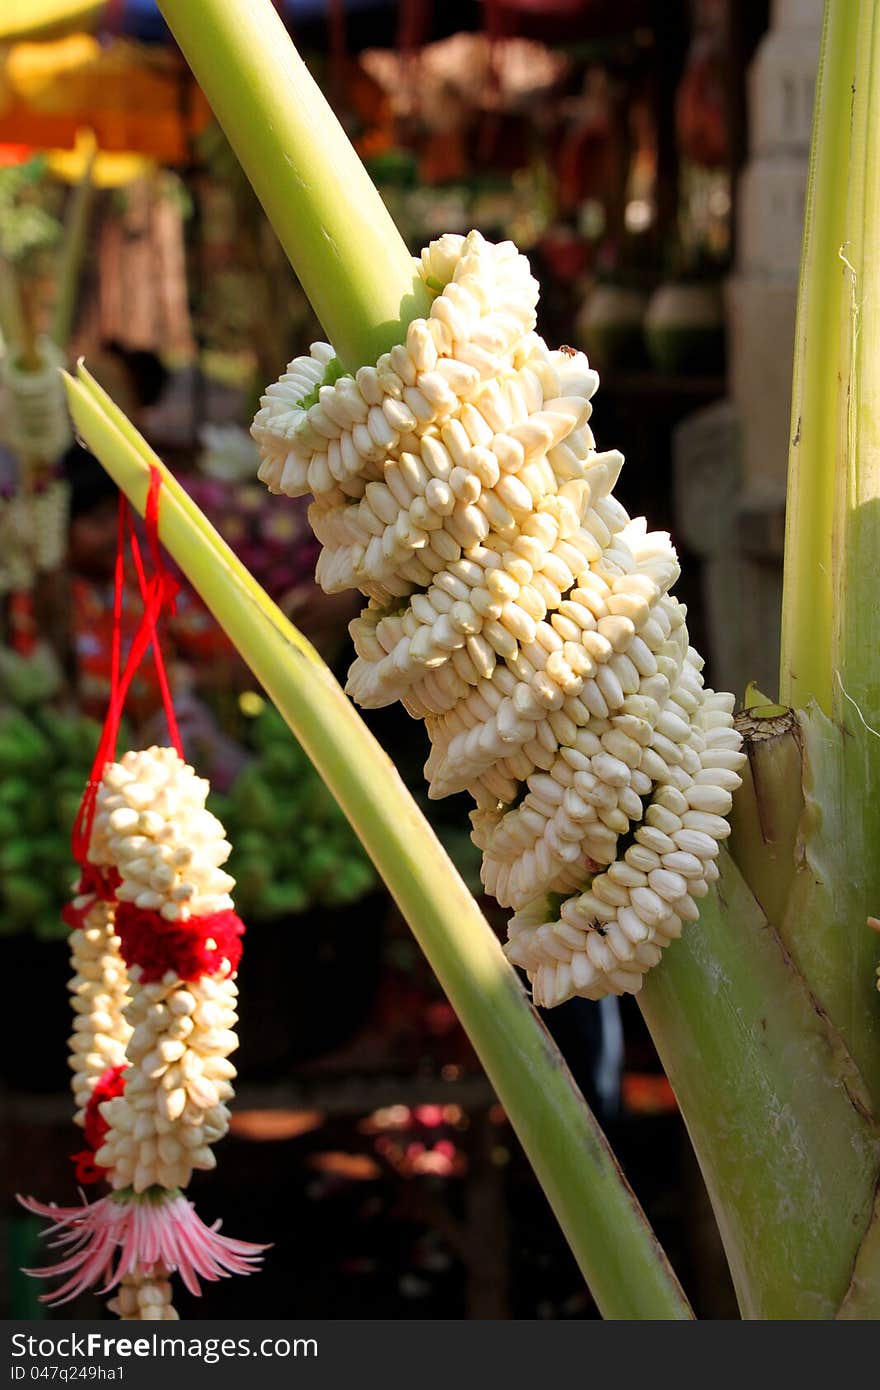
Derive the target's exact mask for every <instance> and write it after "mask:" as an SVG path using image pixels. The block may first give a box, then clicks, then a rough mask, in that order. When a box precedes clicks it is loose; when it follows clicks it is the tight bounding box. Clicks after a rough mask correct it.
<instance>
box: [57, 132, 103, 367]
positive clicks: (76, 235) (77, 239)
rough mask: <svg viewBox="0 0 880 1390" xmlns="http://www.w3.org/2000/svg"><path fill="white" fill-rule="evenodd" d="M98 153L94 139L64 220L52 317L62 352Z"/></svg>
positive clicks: (76, 286)
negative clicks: (56, 295) (62, 244)
mask: <svg viewBox="0 0 880 1390" xmlns="http://www.w3.org/2000/svg"><path fill="white" fill-rule="evenodd" d="M97 152H98V146H97V143H94V137H93V144H92V151H91V154H90V156H89V159H88V162H87V164H86V167H85V169H84V170H83V175H82V178H81V179H80V181H79V183H78V184H77V185H76V188H75V189H74V190H73V193H72V194H71V198H70V206H69V208H68V213H67V218H66V220H65V226H64V246H63V250H62V255H61V265H60V268H59V271H58V297H57V299H56V301H55V312H54V315H53V318H52V340H53V342H54V343H56V344H57V346H58V347H60V348H62V349H63V348H65V347H66V346H67V341H68V339H69V337H70V331H71V329H72V327H73V319H74V314H75V313H76V300H77V292H78V289H79V274H80V270H81V268H82V263H83V257H84V256H85V250H86V242H87V237H88V230H89V219H90V217H91V212H92V204H93V202H94V195H95V188H94V184H93V183H92V171H93V169H94V166H95V158H96V156H97Z"/></svg>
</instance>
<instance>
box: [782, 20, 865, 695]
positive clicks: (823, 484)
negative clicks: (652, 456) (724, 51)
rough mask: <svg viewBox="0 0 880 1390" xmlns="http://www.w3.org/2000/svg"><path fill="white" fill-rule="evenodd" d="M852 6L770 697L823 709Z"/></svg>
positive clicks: (805, 318) (810, 189)
mask: <svg viewBox="0 0 880 1390" xmlns="http://www.w3.org/2000/svg"><path fill="white" fill-rule="evenodd" d="M859 8H860V6H859V0H827V3H826V7H825V22H824V29H823V35H822V49H821V56H820V60H819V75H818V80H817V84H816V99H815V108H814V113H813V141H812V152H811V156H810V175H809V182H808V185H807V200H806V213H805V228H804V248H803V259H802V262H801V277H800V289H799V293H798V307H797V325H796V330H795V357H794V382H793V388H792V413H791V435H790V439H791V444H790V450H789V461H788V500H787V504H786V527H785V567H784V580H783V599H782V647H781V654H780V672H779V698H780V700H781V701H782V703H783V704H785V705H790V706H791V707H792V708H793V709H806V707H807V705H808V704H809V702H810V700H812V699H815V700H816V701H817V703H818V704H819V706H820V707H821V708H822V709H823V710H824V711H825V713H826V714H830V713H831V708H832V693H833V692H832V684H833V677H832V664H831V660H830V656H831V648H832V633H833V628H834V577H833V574H834V572H833V566H832V529H833V516H834V460H835V458H836V456H837V449H838V406H839V393H840V379H839V376H838V372H837V364H838V361H839V351H840V336H841V315H840V295H841V286H842V282H843V276H844V269H845V268H844V265H843V262H842V261H841V248H842V247H843V245H844V242H845V240H846V232H845V220H846V190H847V177H848V173H849V167H850V161H849V158H848V153H849V134H850V115H851V105H852V84H853V77H854V73H855V66H856V48H857V44H858V30H859Z"/></svg>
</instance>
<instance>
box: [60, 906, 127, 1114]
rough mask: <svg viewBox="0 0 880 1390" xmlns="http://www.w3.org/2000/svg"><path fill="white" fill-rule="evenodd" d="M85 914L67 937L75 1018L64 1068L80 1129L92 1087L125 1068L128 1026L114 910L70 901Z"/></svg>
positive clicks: (122, 970) (123, 966) (125, 974)
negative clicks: (67, 1070)
mask: <svg viewBox="0 0 880 1390" xmlns="http://www.w3.org/2000/svg"><path fill="white" fill-rule="evenodd" d="M73 907H74V909H75V910H77V911H81V912H83V913H84V916H83V921H82V926H81V927H75V928H74V929H73V930H72V931H71V933H70V961H71V966H72V970H73V975H72V978H71V980H70V983H69V985H68V989H69V990H70V993H71V1005H72V1007H73V1012H74V1015H75V1017H74V1022H73V1033H72V1034H71V1036H70V1039H69V1049H70V1055H69V1059H68V1064H69V1066H70V1068H71V1070H72V1072H73V1076H72V1078H71V1086H72V1089H73V1097H74V1100H75V1102H76V1107H77V1108H76V1114H75V1116H74V1120H75V1121H76V1123H77V1124H78V1125H82V1124H83V1122H84V1119H85V1107H86V1106H87V1105H88V1102H89V1097H90V1096H91V1094H92V1091H93V1090H94V1088H95V1084H96V1082H97V1081H98V1080H99V1079H100V1078H101V1077H102V1076H103V1074H104V1072H105V1071H107V1070H108V1069H109V1068H111V1067H119V1066H123V1065H124V1064H125V1048H126V1044H127V1043H128V1039H129V1037H130V1036H131V1026H130V1024H129V1023H128V1022H127V1021H126V1019H125V1013H124V1011H125V1006H126V1003H127V999H128V972H127V971H126V968H125V961H124V960H123V959H122V956H121V955H120V952H119V937H118V936H116V934H115V932H114V930H113V919H114V905H113V903H110V902H105V901H103V900H102V899H100V898H97V897H95V896H94V895H93V894H83V895H82V896H79V897H76V898H74V900H73Z"/></svg>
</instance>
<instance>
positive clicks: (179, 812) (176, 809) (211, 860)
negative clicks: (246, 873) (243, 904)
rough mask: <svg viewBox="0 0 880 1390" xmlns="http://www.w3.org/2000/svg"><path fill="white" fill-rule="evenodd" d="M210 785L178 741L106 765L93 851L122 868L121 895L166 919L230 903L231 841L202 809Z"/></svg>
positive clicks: (98, 857)
mask: <svg viewBox="0 0 880 1390" xmlns="http://www.w3.org/2000/svg"><path fill="white" fill-rule="evenodd" d="M208 791H209V787H208V783H207V781H206V780H205V778H204V777H197V776H196V774H195V772H194V771H193V769H192V768H191V767H189V766H188V765H187V764H186V763H184V762H183V761H182V760H181V759H180V758H179V757H178V755H177V753H176V752H175V751H174V749H173V748H147V749H145V750H143V751H140V752H129V753H126V754H125V755H124V757H123V758H122V760H121V761H120V762H118V763H111V764H110V766H109V767H108V768H107V769H106V770H105V772H104V776H103V779H102V781H101V787H100V789H99V791H98V800H97V805H96V808H95V821H94V827H93V830H92V847H91V858H92V861H93V862H94V863H96V864H113V865H115V867H116V868H117V869H118V870H119V873H120V874H121V875H122V884H121V886H120V888H119V889H118V890H117V894H116V896H117V898H118V899H119V900H120V902H133V903H134V904H135V906H137V907H142V908H150V909H153V910H154V911H156V912H158V913H159V914H160V915H161V916H162V917H164V918H165V919H166V920H167V921H169V922H177V921H185V920H186V919H187V918H188V917H203V916H206V915H207V914H209V913H213V912H223V911H224V910H226V909H227V908H231V907H232V899H231V898H230V897H229V890H230V889H231V888H232V887H233V885H234V879H232V878H230V876H229V874H226V873H224V872H223V871H222V869H221V868H220V865H221V864H224V863H225V862H226V860H227V858H228V857H229V852H230V845H229V844H228V843H227V841H226V840H225V839H224V837H223V826H222V825H221V824H220V822H219V821H218V819H217V817H216V816H212V815H211V812H210V811H207V810H205V798H206V797H207V795H208Z"/></svg>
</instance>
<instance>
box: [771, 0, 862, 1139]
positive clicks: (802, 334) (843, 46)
mask: <svg viewBox="0 0 880 1390" xmlns="http://www.w3.org/2000/svg"><path fill="white" fill-rule="evenodd" d="M878 227H880V3H878V0H829V4H828V7H827V12H826V36H825V50H824V56H823V61H822V65H821V72H820V82H819V92H818V98H817V117H816V125H815V129H814V158H813V181H812V188H811V195H810V198H809V200H808V205H807V231H806V237H805V250H804V263H803V267H802V289H801V309H802V313H801V315H800V317H799V320H798V326H797V344H798V345H797V354H796V364H797V367H798V377H799V383H798V389H799V390H800V392H801V394H802V396H803V401H802V404H803V409H804V411H805V412H806V413H805V415H804V416H803V418H802V422H801V429H800V435H801V442H800V445H799V446H798V448H797V449H795V450H793V453H792V473H791V476H790V480H789V510H790V521H791V524H790V527H789V534H788V537H787V548H786V586H787V587H786V592H785V601H786V604H787V605H788V604H789V600H791V603H792V604H793V605H794V608H793V612H794V615H795V617H798V614H799V615H800V617H799V618H798V622H799V623H800V629H799V633H800V635H799V636H798V638H797V643H796V644H794V645H793V644H792V643H791V642H789V643H788V645H786V643H785V642H784V643H783V671H785V669H786V667H787V668H788V670H789V674H790V675H793V677H796V679H794V678H793V679H792V680H791V681H790V682H789V684H788V688H787V689H786V691H785V698H789V699H793V700H796V701H797V707H798V709H799V711H800V716H799V717H800V719H801V727H802V729H803V731H804V736H805V742H806V748H805V754H806V756H805V765H804V766H805V790H806V791H807V793H808V795H807V815H806V816H805V820H804V825H803V830H802V836H801V843H802V854H801V870H800V871H799V873H798V876H797V879H796V882H795V885H794V890H793V892H792V894H791V899H790V902H789V905H788V911H787V913H786V915H785V918H784V920H783V921H782V922H780V923H778V925H779V927H780V930H781V932H782V935H783V938H784V939H785V940H786V943H787V945H788V946H789V949H790V950H791V951H792V955H793V956H794V958H795V960H796V961H797V963H798V966H799V968H800V969H801V970H802V971H803V973H804V975H805V978H806V980H807V983H808V984H809V987H810V989H811V991H812V992H813V994H814V995H815V997H816V999H817V1002H818V1004H819V1005H820V1007H821V1008H823V1009H824V1010H825V1011H826V1012H827V1014H828V1015H829V1017H830V1018H831V1020H832V1021H833V1023H834V1025H835V1026H836V1028H837V1029H838V1030H839V1032H840V1034H841V1037H842V1038H843V1040H844V1042H845V1044H846V1046H847V1048H848V1050H849V1052H850V1053H851V1055H852V1057H853V1058H854V1060H855V1062H856V1064H857V1066H858V1067H859V1070H860V1072H861V1074H862V1077H863V1078H864V1081H865V1083H866V1085H867V1087H868V1090H869V1092H870V1095H871V1097H872V1105H873V1108H874V1111H875V1113H876V1114H878V1115H880V1011H878V1008H877V997H876V994H875V993H874V991H873V988H872V986H873V963H874V960H875V957H876V943H875V941H874V940H873V938H872V937H871V934H870V933H869V932H868V931H867V930H866V927H865V919H866V917H867V916H868V915H869V914H873V915H876V908H877V904H878V903H880V856H878V854H877V846H878V844H880V680H878V674H877V650H878V642H877V638H878V632H880V585H878V579H877V569H878V560H880V265H878V261H877V255H876V238H877V229H878ZM805 306H806V307H805ZM796 409H797V404H796ZM807 464H808V465H809V466H808V467H807V466H806V465H807ZM811 575H812V577H811ZM796 590H799V591H798V592H796ZM829 603H830V609H829V608H828V605H829ZM826 610H827V612H826ZM829 615H830V625H829V623H828V621H827V617H828V616H829ZM786 618H787V619H788V618H791V613H789V612H788V610H786ZM786 631H787V632H788V633H789V635H791V633H792V632H793V631H794V628H793V627H791V626H790V625H789V627H788V628H787V629H786ZM820 667H821V672H820V671H819V668H820ZM805 671H806V672H807V673H810V672H815V673H818V674H816V678H815V679H813V677H812V675H810V678H809V679H804V672H805ZM820 675H821V681H820V679H819V676H820ZM811 699H815V702H816V704H817V705H818V706H819V708H818V709H816V708H815V707H811V706H810V704H809V701H810V700H811Z"/></svg>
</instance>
